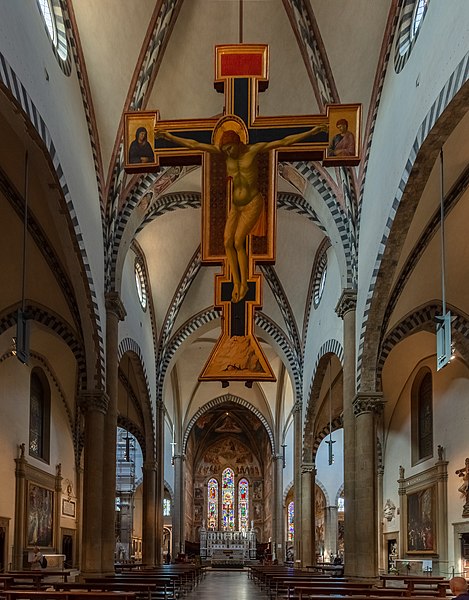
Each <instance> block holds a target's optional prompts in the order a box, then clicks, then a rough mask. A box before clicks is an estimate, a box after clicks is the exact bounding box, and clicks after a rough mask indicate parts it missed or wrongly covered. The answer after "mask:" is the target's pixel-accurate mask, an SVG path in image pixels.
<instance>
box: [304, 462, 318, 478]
mask: <svg viewBox="0 0 469 600" xmlns="http://www.w3.org/2000/svg"><path fill="white" fill-rule="evenodd" d="M301 473H302V474H303V473H311V474H312V475H314V476H316V473H317V471H316V466H315V465H314V463H303V464H302V465H301Z"/></svg>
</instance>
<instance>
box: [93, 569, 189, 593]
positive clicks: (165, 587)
mask: <svg viewBox="0 0 469 600" xmlns="http://www.w3.org/2000/svg"><path fill="white" fill-rule="evenodd" d="M85 583H87V584H94V585H97V584H101V585H106V584H107V585H111V584H113V585H125V584H136V585H138V584H147V585H151V586H153V588H154V589H153V590H152V597H154V598H166V599H176V598H179V596H180V595H181V594H182V593H183V588H182V582H181V579H180V578H179V577H178V576H176V575H166V576H164V575H143V574H142V575H136V574H135V573H134V574H133V576H131V575H130V573H129V574H128V575H127V574H125V575H124V574H118V575H107V576H106V577H85Z"/></svg>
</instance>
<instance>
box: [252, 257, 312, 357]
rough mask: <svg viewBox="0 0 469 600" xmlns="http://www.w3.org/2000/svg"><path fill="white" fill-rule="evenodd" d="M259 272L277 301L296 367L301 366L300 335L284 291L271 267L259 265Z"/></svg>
mask: <svg viewBox="0 0 469 600" xmlns="http://www.w3.org/2000/svg"><path fill="white" fill-rule="evenodd" d="M260 270H261V271H262V274H263V275H264V277H265V279H266V281H267V283H268V284H269V287H270V289H271V291H272V294H273V295H274V297H275V300H276V301H277V305H278V307H279V308H280V311H281V313H282V316H283V320H284V323H285V328H286V330H287V333H288V338H289V340H290V343H291V346H292V348H293V349H294V351H295V354H296V362H297V364H298V365H300V366H301V365H302V364H303V356H302V349H301V340H300V334H299V333H298V327H297V324H296V320H295V316H294V314H293V311H292V308H291V306H290V303H289V302H288V298H287V295H286V294H285V290H284V289H283V286H282V284H281V283H280V280H279V278H278V276H277V273H276V271H275V269H274V267H273V266H271V265H261V267H260Z"/></svg>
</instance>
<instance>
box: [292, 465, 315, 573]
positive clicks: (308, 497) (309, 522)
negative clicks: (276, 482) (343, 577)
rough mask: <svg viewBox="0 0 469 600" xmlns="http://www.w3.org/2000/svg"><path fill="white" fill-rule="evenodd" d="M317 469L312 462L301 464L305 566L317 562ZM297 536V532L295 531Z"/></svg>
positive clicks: (302, 530)
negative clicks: (315, 494)
mask: <svg viewBox="0 0 469 600" xmlns="http://www.w3.org/2000/svg"><path fill="white" fill-rule="evenodd" d="M315 477H316V469H315V467H314V465H313V464H312V463H303V464H302V465H301V500H302V506H301V519H302V525H301V538H302V548H303V551H302V555H301V564H302V566H303V567H305V566H308V565H314V564H315V562H316V551H315V545H316V543H315V539H314V537H315V536H314V534H315V531H314V525H315V518H314V516H313V515H314V512H315V511H314V500H315V498H314V486H315ZM295 524H296V518H295ZM295 537H296V532H295Z"/></svg>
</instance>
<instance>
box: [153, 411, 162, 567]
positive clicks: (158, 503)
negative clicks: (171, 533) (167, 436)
mask: <svg viewBox="0 0 469 600" xmlns="http://www.w3.org/2000/svg"><path fill="white" fill-rule="evenodd" d="M156 439H157V444H156V463H157V470H156V498H155V501H156V536H155V543H156V563H157V564H158V565H161V564H162V563H163V548H162V545H163V497H164V405H163V402H161V400H158V402H157V403H156Z"/></svg>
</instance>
